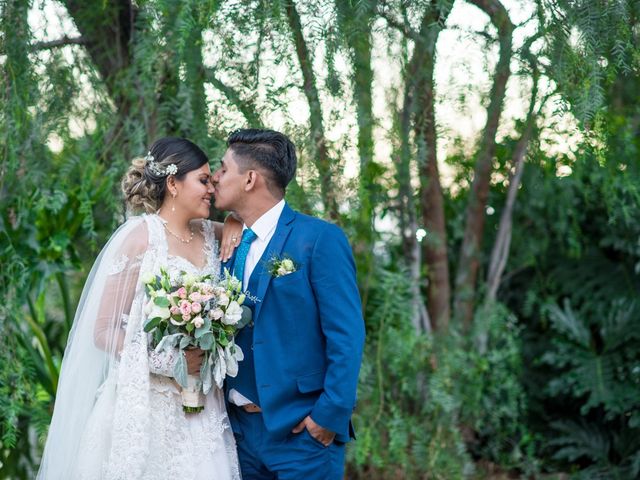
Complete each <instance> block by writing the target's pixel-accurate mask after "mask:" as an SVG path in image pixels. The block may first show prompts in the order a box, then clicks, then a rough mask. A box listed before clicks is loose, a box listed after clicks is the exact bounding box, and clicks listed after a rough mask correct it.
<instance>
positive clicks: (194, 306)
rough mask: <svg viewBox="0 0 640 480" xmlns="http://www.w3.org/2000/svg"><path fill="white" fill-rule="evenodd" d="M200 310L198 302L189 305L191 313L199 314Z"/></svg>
mask: <svg viewBox="0 0 640 480" xmlns="http://www.w3.org/2000/svg"><path fill="white" fill-rule="evenodd" d="M200 310H202V305H200V304H199V303H198V302H193V303H192V304H191V311H192V312H193V313H200Z"/></svg>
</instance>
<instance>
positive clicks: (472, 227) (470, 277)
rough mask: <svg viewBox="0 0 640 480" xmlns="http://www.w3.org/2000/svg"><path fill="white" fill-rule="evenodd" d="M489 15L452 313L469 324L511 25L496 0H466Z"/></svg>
mask: <svg viewBox="0 0 640 480" xmlns="http://www.w3.org/2000/svg"><path fill="white" fill-rule="evenodd" d="M468 1H469V2H470V3H473V4H474V5H476V6H477V7H478V8H480V9H481V10H483V11H484V12H485V13H486V14H487V15H489V17H490V18H491V22H492V23H493V24H494V25H495V27H496V28H497V30H498V36H499V43H500V57H499V60H498V64H497V66H496V71H495V74H494V81H493V86H492V88H491V94H490V98H491V100H490V103H489V107H488V109H487V123H486V125H485V128H484V132H483V137H482V141H481V146H480V150H479V152H478V157H477V160H476V165H475V170H474V178H473V183H472V185H471V191H470V192H469V201H468V204H467V210H466V221H465V231H464V237H463V240H462V247H461V249H460V255H459V260H458V262H459V263H458V271H457V275H456V294H455V302H454V314H455V318H456V319H457V320H460V321H462V323H463V325H464V326H465V327H469V326H470V325H471V322H472V320H473V311H474V304H475V296H476V280H477V276H478V270H479V267H480V246H481V242H482V235H483V232H484V224H485V208H486V204H487V197H488V194H489V185H490V181H491V172H492V167H493V156H494V154H495V149H496V132H497V130H498V124H499V122H500V115H501V113H502V108H503V104H504V96H505V90H506V84H507V80H508V79H509V75H510V68H509V62H510V61H511V41H512V38H511V36H512V32H513V24H512V23H511V20H510V19H509V15H508V13H507V11H506V9H505V8H504V6H503V5H502V3H500V1H499V0H468Z"/></svg>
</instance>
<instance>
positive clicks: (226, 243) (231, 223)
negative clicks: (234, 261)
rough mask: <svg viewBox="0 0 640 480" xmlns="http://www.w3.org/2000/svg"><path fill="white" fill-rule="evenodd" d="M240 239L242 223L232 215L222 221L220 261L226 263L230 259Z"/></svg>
mask: <svg viewBox="0 0 640 480" xmlns="http://www.w3.org/2000/svg"><path fill="white" fill-rule="evenodd" d="M241 237H242V222H241V221H240V220H238V219H237V218H236V217H234V216H233V215H232V214H229V215H227V218H225V219H224V227H223V228H222V239H221V240H220V257H219V258H220V260H222V261H223V262H226V261H227V260H229V259H230V258H231V255H232V254H233V250H234V249H235V248H236V247H237V246H238V245H239V244H240V238H241Z"/></svg>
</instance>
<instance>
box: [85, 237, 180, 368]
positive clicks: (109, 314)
mask: <svg viewBox="0 0 640 480" xmlns="http://www.w3.org/2000/svg"><path fill="white" fill-rule="evenodd" d="M143 229H144V225H143V226H142V228H140V229H139V230H138V231H136V232H133V234H132V235H131V237H130V238H128V239H127V241H126V242H125V243H124V245H123V246H122V249H121V251H120V254H119V255H118V257H117V259H116V260H115V261H114V262H113V264H112V265H110V266H109V272H108V277H107V280H106V284H105V288H104V293H103V295H102V298H101V299H100V309H99V310H98V318H97V320H96V326H95V330H94V341H95V343H96V346H98V347H99V348H100V349H101V350H104V351H107V352H113V353H115V354H116V355H117V356H119V353H120V351H121V349H122V345H123V342H124V336H125V332H126V329H127V324H128V322H129V312H130V310H131V304H132V302H133V298H134V296H135V293H136V289H137V288H138V279H139V277H140V266H141V264H140V260H141V257H142V255H143V254H144V252H145V250H146V249H147V247H148V241H147V235H146V230H145V231H143ZM148 353H149V370H150V372H151V373H154V374H157V375H163V376H166V377H172V376H173V367H174V365H175V362H176V361H177V359H178V350H177V349H173V350H165V351H162V352H156V351H154V350H153V349H152V348H149V350H148Z"/></svg>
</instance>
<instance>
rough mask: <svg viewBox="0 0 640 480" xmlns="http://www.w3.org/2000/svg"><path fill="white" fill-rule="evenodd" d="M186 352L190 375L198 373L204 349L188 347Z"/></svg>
mask: <svg viewBox="0 0 640 480" xmlns="http://www.w3.org/2000/svg"><path fill="white" fill-rule="evenodd" d="M184 354H185V356H186V357H187V372H188V373H189V375H198V374H199V373H200V367H201V366H202V360H203V358H204V350H200V349H199V348H193V349H186V350H185V351H184Z"/></svg>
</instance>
